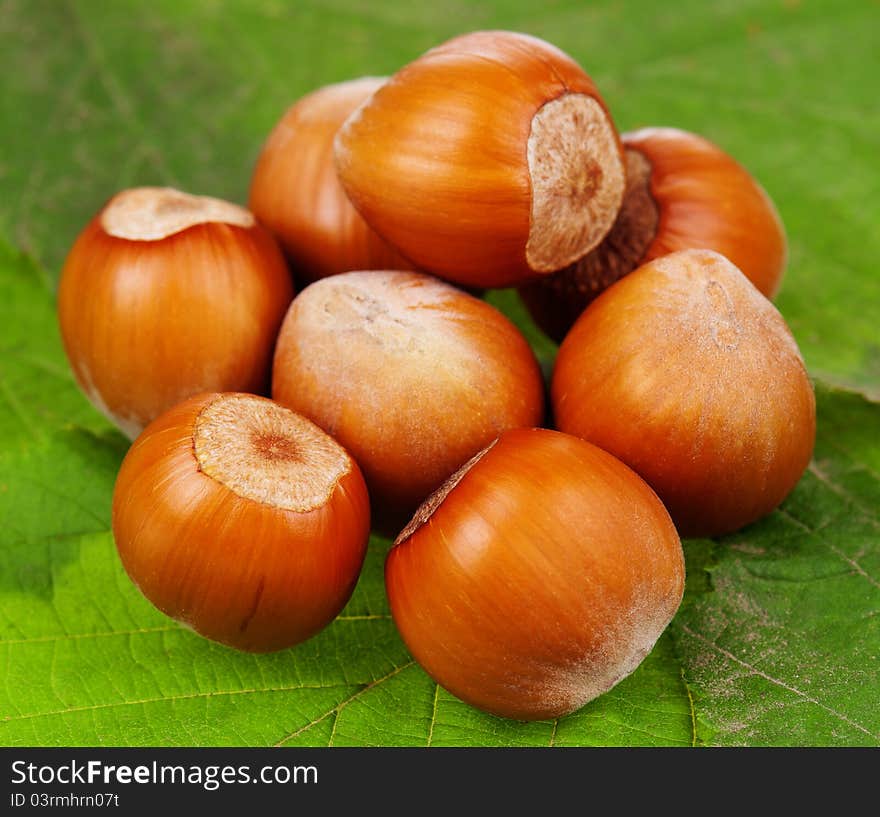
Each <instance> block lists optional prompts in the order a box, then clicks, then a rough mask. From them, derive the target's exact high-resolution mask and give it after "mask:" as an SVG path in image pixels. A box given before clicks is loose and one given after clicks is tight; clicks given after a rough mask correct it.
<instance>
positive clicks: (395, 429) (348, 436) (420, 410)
mask: <svg viewBox="0 0 880 817" xmlns="http://www.w3.org/2000/svg"><path fill="white" fill-rule="evenodd" d="M272 396H273V397H274V399H276V400H278V401H279V402H280V403H282V404H284V405H286V406H289V407H290V408H292V409H293V410H294V411H297V412H299V413H300V414H303V415H304V416H306V417H309V418H310V419H311V420H313V421H314V422H315V423H317V424H318V425H319V426H320V427H321V428H323V429H324V430H325V431H327V432H328V433H329V434H332V435H333V436H334V437H335V438H336V439H338V440H339V442H340V443H341V444H342V445H343V446H345V448H346V449H347V450H348V451H350V452H351V454H352V456H353V457H354V458H355V459H356V460H357V462H358V464H359V465H360V467H361V468H362V469H363V472H364V477H365V479H366V481H367V485H368V487H369V489H370V497H371V499H372V500H373V501H374V503H375V507H376V508H377V509H378V510H380V511H383V512H384V513H383V515H385V514H390V515H391V516H390V517H389V518H395V517H396V518H398V519H399V517H400V515H402V514H404V513H407V512H408V513H411V512H412V511H413V510H414V509H415V507H417V506H418V504H419V503H420V502H421V501H422V500H423V499H424V498H425V497H426V496H427V495H428V494H429V493H431V491H433V490H434V489H435V488H436V487H437V486H438V485H440V484H441V483H442V482H443V480H445V479H446V478H447V477H448V476H449V475H450V474H451V473H453V472H454V471H455V470H456V469H457V468H458V467H459V466H460V465H461V464H462V463H463V462H466V461H467V460H468V459H469V458H470V457H472V456H473V455H474V454H475V453H476V452H477V451H479V450H480V449H481V448H483V447H484V446H485V445H487V444H488V443H489V442H491V441H492V440H493V439H495V437H497V436H498V435H499V434H500V433H501V432H502V431H505V430H506V429H509V428H515V427H519V426H533V425H538V424H539V423H540V422H541V420H542V418H543V411H544V386H543V380H542V377H541V372H540V369H539V367H538V363H537V361H536V360H535V356H534V354H533V353H532V351H531V349H530V348H529V346H528V344H527V342H526V341H525V339H524V338H523V337H522V335H521V334H520V333H519V331H518V330H517V329H516V327H515V326H514V325H513V324H512V323H511V322H510V321H509V320H508V319H507V318H506V317H504V315H502V314H501V313H500V312H499V311H498V310H496V309H495V308H494V307H492V306H490V305H489V304H487V303H485V302H484V301H481V300H479V299H478V298H474V297H473V296H471V295H468V294H466V293H464V292H462V291H461V290H459V289H457V288H456V287H454V286H451V285H450V284H446V283H444V282H443V281H440V280H438V279H436V278H433V277H432V276H429V275H423V274H420V273H415V272H377V271H373V272H349V273H345V274H343V275H334V276H332V277H330V278H324V279H322V280H320V281H316V282H315V283H314V284H311V285H310V286H308V287H306V289H304V290H303V291H302V292H301V293H300V295H299V296H298V297H297V298H296V299H295V300H294V302H293V303H292V304H291V306H290V310H289V311H288V313H287V317H286V318H285V319H284V323H283V325H282V327H281V332H280V334H279V336H278V345H277V348H276V352H275V364H274V368H273V376H272ZM403 521H405V519H404V520H403ZM397 530H399V527H398V528H397Z"/></svg>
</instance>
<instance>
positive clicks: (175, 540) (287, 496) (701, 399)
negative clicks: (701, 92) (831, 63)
mask: <svg viewBox="0 0 880 817" xmlns="http://www.w3.org/2000/svg"><path fill="white" fill-rule="evenodd" d="M249 206H250V209H249V210H248V209H244V208H242V207H239V206H237V205H234V204H231V203H229V202H225V201H221V200H218V199H214V198H207V197H199V196H191V195H187V194H184V193H181V192H178V191H176V190H171V189H168V188H137V189H131V190H125V191H123V192H120V193H119V194H118V195H116V196H114V197H113V198H112V199H110V201H109V202H108V203H107V204H106V205H105V207H104V208H103V209H102V210H101V211H100V212H99V213H98V214H97V215H96V216H95V217H94V219H93V220H92V221H91V222H90V223H89V225H88V226H87V227H86V228H85V230H84V231H83V233H82V234H81V235H80V236H79V238H78V240H77V241H76V243H75V245H74V246H73V249H72V250H71V252H70V255H69V257H68V259H67V262H66V264H65V267H64V270H63V273H62V278H61V283H60V289H59V303H58V307H59V315H60V323H61V330H62V335H63V339H64V344H65V348H66V351H67V354H68V357H69V359H70V362H71V365H72V368H73V371H74V373H75V375H76V378H77V381H78V383H79V385H80V386H81V388H82V389H83V391H84V392H85V394H86V395H87V396H88V397H89V398H90V400H91V401H92V403H94V405H95V406H97V407H98V408H99V409H100V410H102V411H103V412H104V413H105V414H106V415H107V417H109V418H110V419H111V420H112V421H113V422H115V423H116V424H117V425H118V426H119V427H120V428H121V429H122V430H123V431H124V432H126V433H127V434H128V435H129V436H130V437H132V438H135V439H134V443H133V445H132V446H131V448H130V450H129V452H128V454H127V456H126V457H125V460H124V461H123V463H122V467H121V470H120V472H119V476H118V479H117V482H116V487H115V491H114V495H113V506H112V525H113V534H114V537H115V541H116V545H117V548H118V551H119V555H120V557H121V560H122V563H123V565H124V567H125V569H126V571H127V572H128V574H129V575H130V576H131V578H132V580H133V581H134V582H135V583H136V584H137V586H138V587H139V588H140V589H141V591H142V592H143V594H144V595H145V596H146V597H147V598H148V599H149V600H150V601H151V602H152V603H153V604H154V605H156V606H157V607H158V608H159V609H160V610H162V611H164V612H165V613H166V614H168V615H169V616H172V617H174V618H175V619H178V620H179V621H181V622H183V623H185V624H186V625H188V626H190V627H191V628H192V629H194V630H196V631H197V632H198V633H201V634H202V635H203V636H205V637H207V638H210V639H213V640H215V641H218V642H221V643H223V644H226V645H229V646H231V647H235V648H238V649H241V650H249V651H255V652H256V651H269V650H278V649H282V648H286V647H290V646H292V645H294V644H297V643H299V642H302V641H303V640H305V639H307V638H309V637H311V636H313V635H314V634H315V633H317V632H318V631H319V630H321V629H322V628H323V627H325V626H326V625H327V624H328V623H330V622H331V621H332V620H333V619H334V618H335V617H336V616H337V615H338V613H339V612H340V610H341V609H342V608H343V606H344V605H345V604H346V602H347V601H348V599H349V598H350V596H351V593H352V591H353V589H354V587H355V584H356V582H357V580H358V576H359V573H360V570H361V566H362V564H363V560H364V555H365V551H366V547H367V540H368V537H369V534H370V530H371V529H375V530H379V531H381V532H383V533H385V534H390V535H392V536H394V535H396V540H395V542H394V545H393V547H392V548H391V549H390V551H389V552H388V555H387V559H386V562H385V580H386V588H387V594H388V599H389V602H390V608H391V612H392V616H393V619H394V622H395V623H396V625H397V628H398V629H399V631H400V634H401V636H402V637H403V640H404V641H405V643H406V645H407V647H408V649H409V650H410V651H411V653H412V654H413V656H414V657H415V659H416V660H417V661H418V662H419V663H420V664H421V665H422V666H423V667H424V668H425V670H426V671H427V672H428V673H429V674H430V675H431V676H432V677H433V678H434V679H435V680H436V681H437V682H438V683H439V684H441V685H442V686H444V687H445V688H446V689H448V690H450V691H451V692H452V693H453V694H455V695H456V696H458V697H459V698H461V699H463V700H464V701H467V702H468V703H470V704H472V705H474V706H476V707H479V708H481V709H484V710H487V711H489V712H493V713H496V714H499V715H502V716H506V717H511V718H517V719H538V718H550V717H558V716H561V715H564V714H566V713H569V712H572V711H573V710H575V709H577V708H579V707H581V706H582V705H583V704H585V703H586V702H587V701H589V700H591V699H593V698H595V697H596V696H598V695H600V694H601V693H603V692H605V691H606V690H608V689H609V688H610V687H612V686H613V685H614V684H616V683H617V682H618V681H620V680H621V679H622V678H624V677H625V676H627V675H628V674H629V673H631V672H632V671H633V670H634V669H635V668H636V667H637V666H638V664H639V663H640V662H641V660H642V659H643V658H644V657H645V655H647V654H648V652H649V651H650V650H651V648H652V647H653V645H654V643H655V642H656V640H657V638H658V637H659V636H660V634H661V633H662V632H663V630H664V629H665V627H666V626H667V624H668V623H669V622H670V620H671V619H672V617H673V615H674V614H675V612H676V610H677V608H678V606H679V604H680V602H681V599H682V593H683V587H684V573H685V571H684V560H683V555H682V547H681V542H680V539H679V537H680V536H717V535H721V534H725V533H729V532H732V531H735V530H737V529H739V528H741V527H743V526H744V525H747V524H749V523H751V522H753V521H755V520H757V519H759V518H760V517H762V516H764V515H766V514H768V513H770V512H771V511H772V510H773V509H774V508H775V507H777V506H778V505H779V503H780V502H781V501H782V500H783V499H784V498H785V497H786V495H787V494H788V493H789V492H790V491H791V490H792V488H793V487H794V485H795V483H796V482H797V481H798V479H799V478H800V476H801V474H802V473H803V471H804V469H805V468H806V466H807V464H808V462H809V460H810V457H811V455H812V449H813V441H814V436H815V401H814V395H813V390H812V386H811V383H810V380H809V378H808V376H807V373H806V371H805V368H804V364H803V361H802V358H801V355H800V353H799V351H798V348H797V346H796V344H795V341H794V339H793V338H792V335H791V333H790V331H789V330H788V327H787V326H786V324H785V322H784V321H783V319H782V317H781V316H780V314H779V313H778V311H777V310H776V309H775V308H774V307H773V305H772V304H771V302H770V300H768V298H769V297H771V296H773V295H774V294H775V292H776V290H777V288H778V286H779V283H780V279H781V277H782V274H783V270H784V266H785V262H786V240H785V234H784V231H783V227H782V224H781V222H780V219H779V217H778V215H777V212H776V210H775V208H774V206H773V204H772V202H771V201H770V199H769V198H768V196H767V195H766V193H765V192H764V191H763V189H762V188H761V187H760V185H758V183H757V182H756V181H755V180H754V179H753V178H752V177H751V176H750V175H749V173H748V172H746V170H744V169H743V167H742V166H741V165H739V164H738V163H737V162H736V161H734V160H733V159H732V158H731V157H730V156H728V155H727V154H726V153H724V152H723V151H722V150H720V149H719V148H718V147H716V146H714V145H713V144H711V143H710V142H708V141H707V140H705V139H703V138H701V137H699V136H696V135H694V134H691V133H686V132H683V131H679V130H672V129H666V128H656V129H647V130H640V131H638V132H635V133H629V134H624V135H623V136H622V137H621V136H619V135H618V132H617V130H616V128H615V126H614V123H613V121H612V119H611V116H610V114H609V112H608V110H607V108H606V106H605V103H604V102H603V100H602V98H601V96H600V95H599V92H598V90H597V88H596V86H595V84H594V83H593V81H592V80H591V79H590V77H589V76H588V75H587V74H586V73H585V72H584V70H583V69H582V68H581V67H580V66H579V65H578V64H577V63H575V62H574V61H573V60H572V59H571V58H570V57H568V56H567V55H566V54H564V53H562V52H561V51H559V50H558V49H557V48H555V47H553V46H552V45H550V44H548V43H546V42H543V41H541V40H538V39H535V38H533V37H529V36H525V35H522V34H516V33H511V32H503V31H491V32H476V33H472V34H467V35H464V36H460V37H456V38H454V39H452V40H450V41H449V42H446V43H444V44H443V45H440V46H438V47H437V48H434V49H432V50H430V51H428V52H427V53H426V54H424V55H423V56H421V57H420V58H418V59H416V60H415V61H414V62H412V63H410V64H409V65H407V66H405V67H404V68H403V69H401V70H400V71H399V72H398V73H397V74H395V75H394V76H393V77H391V78H390V79H380V78H364V79H359V80H355V81H352V82H344V83H341V84H338V85H332V86H329V87H326V88H322V89H320V90H318V91H315V92H314V93H312V94H309V95H308V96H306V97H304V98H303V99H301V100H300V101H299V102H297V103H296V104H295V105H293V107H292V108H290V110H288V111H287V113H286V114H285V115H284V117H283V118H282V120H281V121H280V122H279V123H278V125H277V127H276V128H275V129H274V130H273V132H272V133H271V135H270V136H269V138H268V140H267V142H266V144H265V146H264V148H263V151H262V153H261V155H260V157H259V160H258V162H257V166H256V169H255V172H254V176H253V181H252V186H251V191H250V203H249ZM294 279H295V280H296V281H297V285H298V287H299V290H300V291H299V294H297V295H296V297H294V293H295V289H294ZM500 287H516V288H517V289H518V291H519V294H520V296H521V297H522V299H523V301H524V302H525V304H526V306H527V307H528V309H529V311H530V312H531V314H532V316H533V317H534V319H535V321H536V323H537V324H538V325H539V326H540V327H541V328H542V329H543V330H544V331H545V332H546V333H547V334H548V335H549V336H550V337H552V338H554V339H556V340H558V341H561V346H560V349H559V353H558V357H557V359H556V362H555V367H554V369H553V372H552V377H551V379H550V387H549V406H548V405H547V394H546V390H545V384H544V378H543V376H542V373H541V370H540V368H539V365H538V362H537V361H536V359H535V356H534V353H533V352H532V350H531V348H530V346H529V344H528V343H527V341H526V340H525V339H524V337H523V336H522V335H521V334H520V332H519V331H518V329H517V328H516V327H515V326H514V324H513V323H511V322H510V321H509V320H508V319H507V318H506V317H505V316H504V315H502V314H501V313H500V312H499V311H498V310H496V309H495V308H494V307H492V306H490V305H489V304H488V303H486V302H485V301H484V300H482V299H481V298H480V295H481V294H482V293H483V292H484V291H485V290H486V289H487V288H500ZM265 395H271V399H270V398H269V397H267V396H265ZM548 409H549V410H548ZM542 426H544V427H542ZM554 429H555V430H554Z"/></svg>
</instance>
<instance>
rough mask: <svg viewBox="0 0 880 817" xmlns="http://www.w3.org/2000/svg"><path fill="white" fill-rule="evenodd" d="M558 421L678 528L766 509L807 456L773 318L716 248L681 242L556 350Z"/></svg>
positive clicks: (714, 530)
mask: <svg viewBox="0 0 880 817" xmlns="http://www.w3.org/2000/svg"><path fill="white" fill-rule="evenodd" d="M551 396H552V402H553V410H554V414H555V419H556V425H557V427H558V428H559V429H560V430H562V431H565V432H568V433H570V434H575V435H577V436H579V437H582V438H583V439H585V440H589V441H590V442H592V443H595V444H596V445H598V446H599V447H601V448H603V449H605V450H606V451H609V452H610V453H612V454H614V455H615V456H617V457H619V458H620V459H621V460H623V461H624V462H625V463H626V464H627V465H629V466H630V467H631V468H632V469H633V470H634V471H636V472H637V473H638V474H639V475H641V476H642V477H643V478H644V480H645V481H646V482H647V483H648V484H649V485H650V486H651V487H652V488H653V489H654V490H655V491H656V492H657V494H658V495H659V497H660V498H661V499H662V500H663V502H664V503H665V504H666V507H667V508H668V509H669V512H670V514H671V515H672V518H673V520H674V521H675V524H676V525H677V526H678V530H679V533H680V534H681V535H682V536H715V535H720V534H724V533H728V532H731V531H734V530H737V529H738V528H741V527H743V526H744V525H747V524H749V523H750V522H753V521H755V520H757V519H759V518H761V517H762V516H764V515H766V514H768V513H770V512H771V511H772V510H773V509H774V508H776V507H777V506H778V505H779V504H780V503H781V502H782V500H783V499H784V498H785V497H786V496H787V495H788V493H789V492H790V491H791V490H792V488H793V487H794V486H795V484H796V483H797V481H798V479H799V478H800V476H801V474H802V473H803V471H804V469H805V468H806V467H807V465H808V464H809V461H810V457H811V455H812V451H813V442H814V438H815V432H816V406H815V398H814V395H813V388H812V385H811V383H810V379H809V377H808V375H807V372H806V370H805V368H804V363H803V359H802V358H801V355H800V352H799V351H798V347H797V344H796V343H795V341H794V338H793V337H792V335H791V332H790V331H789V329H788V327H787V325H786V324H785V321H784V320H783V318H782V316H781V315H780V314H779V312H778V311H777V310H776V308H775V307H774V306H773V304H771V303H770V301H768V300H767V299H766V298H765V297H764V296H763V295H762V294H761V293H760V292H758V290H757V289H756V288H755V287H754V286H753V285H752V284H751V283H750V282H749V281H748V279H747V278H746V277H745V276H744V275H743V274H742V273H741V272H740V271H739V270H738V269H737V268H736V267H735V266H734V265H733V264H731V263H730V261H728V260H727V259H726V258H724V257H723V256H721V255H719V254H718V253H715V252H712V251H710V250H683V251H681V252H677V253H673V254H671V255H667V256H663V257H661V258H658V259H655V260H654V261H650V262H648V263H647V264H645V265H644V266H642V267H640V268H639V269H637V270H635V271H634V272H631V273H630V274H629V275H627V276H626V277H625V278H623V279H621V280H620V281H618V282H617V283H616V284H614V285H613V286H612V287H610V288H609V289H607V290H606V291H605V292H604V293H602V295H600V296H599V297H598V298H597V299H596V300H595V301H593V302H592V303H591V304H590V305H589V306H588V307H587V309H586V310H585V311H584V312H583V314H582V315H581V317H580V318H578V320H577V322H576V323H575V325H574V326H573V327H572V329H571V331H570V332H569V333H568V335H567V336H566V338H565V340H564V341H563V343H562V346H561V347H560V349H559V355H558V357H557V359H556V366H555V368H554V371H553V377H552V383H551Z"/></svg>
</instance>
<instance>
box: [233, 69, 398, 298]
mask: <svg viewBox="0 0 880 817" xmlns="http://www.w3.org/2000/svg"><path fill="white" fill-rule="evenodd" d="M384 82H385V79H384V78H381V77H363V78H361V79H355V80H350V81H348V82H340V83H337V84H335V85H327V86H325V87H323V88H319V89H318V90H317V91H313V92H312V93H310V94H308V95H306V96H304V97H303V98H302V99H300V100H299V101H298V102H296V103H295V104H294V105H293V106H291V107H290V108H289V109H288V110H287V112H286V113H285V114H284V116H283V117H282V118H281V121H280V122H278V124H277V125H276V126H275V128H274V129H273V130H272V132H271V133H270V134H269V137H268V139H267V140H266V143H265V145H264V146H263V149H262V152H261V153H260V156H259V158H258V160H257V164H256V167H255V168H254V175H253V178H252V180H251V189H250V198H249V202H248V206H249V207H250V209H251V211H252V212H253V213H254V215H255V216H256V217H257V218H258V219H259V221H260V223H262V224H263V225H265V226H266V227H268V228H269V230H271V232H272V233H273V234H274V235H275V237H276V238H277V239H278V241H279V243H280V244H281V246H282V248H283V249H284V252H285V254H286V255H287V258H288V259H289V261H290V262H291V264H292V266H293V268H294V271H295V272H296V274H297V276H298V278H299V279H300V280H302V281H303V282H304V283H309V282H311V281H316V280H317V279H318V278H324V277H326V276H327V275H335V274H337V273H340V272H348V271H349V270H364V269H410V267H411V265H410V264H409V262H407V261H406V259H404V258H403V256H402V255H400V253H398V252H397V251H396V250H394V249H393V248H392V247H390V246H389V245H388V244H387V243H386V242H385V241H383V240H382V239H381V238H380V237H379V236H378V235H376V233H375V232H374V231H373V230H372V229H370V227H368V226H367V223H366V222H365V221H364V220H363V219H362V218H361V217H360V215H358V212H357V210H355V209H354V207H353V206H352V205H351V202H350V201H349V200H348V197H347V196H346V195H345V191H344V190H343V189H342V186H341V185H340V184H339V180H338V178H337V176H336V167H335V165H334V163H333V139H334V138H335V136H336V132H337V131H338V130H339V126H340V125H342V123H343V122H344V121H345V120H346V119H347V118H348V116H349V115H350V114H351V113H352V111H354V110H355V109H356V108H357V107H358V106H359V105H360V104H361V103H362V102H364V101H365V100H366V99H368V98H369V97H370V96H371V95H372V94H373V92H374V91H376V90H377V89H378V88H380V87H381V86H382V84H383V83H384Z"/></svg>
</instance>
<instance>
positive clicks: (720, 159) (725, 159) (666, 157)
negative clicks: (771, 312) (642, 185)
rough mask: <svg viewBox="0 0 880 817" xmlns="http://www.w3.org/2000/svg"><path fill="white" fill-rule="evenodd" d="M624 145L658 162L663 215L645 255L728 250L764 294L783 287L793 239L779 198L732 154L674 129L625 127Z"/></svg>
mask: <svg viewBox="0 0 880 817" xmlns="http://www.w3.org/2000/svg"><path fill="white" fill-rule="evenodd" d="M623 144H624V147H626V148H632V149H633V150H637V151H639V152H640V153H642V154H643V155H644V156H645V157H646V158H647V159H648V161H649V162H650V163H651V168H652V172H651V195H652V196H653V198H654V201H655V202H657V206H658V209H659V216H660V222H659V225H658V229H657V235H656V237H655V238H654V240H653V241H652V242H651V245H650V246H649V247H648V251H647V252H646V253H645V259H644V260H645V261H650V260H651V259H652V258H659V257H660V256H662V255H667V254H669V253H671V252H677V251H678V250H687V249H708V250H715V252H718V253H721V255H723V256H725V257H726V258H727V259H728V260H730V262H731V263H732V264H734V265H735V266H736V267H738V268H739V270H740V271H741V272H742V273H743V274H744V275H745V276H746V278H748V279H749V280H750V281H751V282H752V283H753V284H754V285H755V286H756V287H757V288H758V290H760V291H761V292H762V293H763V294H764V295H765V296H767V297H768V298H772V297H773V296H775V295H776V293H777V292H778V291H779V286H780V284H781V283H782V276H783V274H784V272H785V264H786V260H787V258H788V245H787V242H786V238H785V228H784V227H783V224H782V220H781V219H780V217H779V213H778V211H777V210H776V207H775V205H774V204H773V201H772V200H771V199H770V197H769V196H768V195H767V193H766V191H765V190H764V188H763V187H761V185H760V184H759V183H758V182H757V181H756V180H755V178H754V177H753V176H752V175H751V174H750V173H749V172H748V171H747V170H746V169H745V168H744V167H743V166H742V165H741V164H740V163H739V162H737V161H736V160H735V159H734V158H733V157H731V156H730V155H729V154H728V153H725V152H724V151H723V150H721V148H719V147H718V146H716V145H714V144H713V143H712V142H710V141H709V140H708V139H704V138H703V137H702V136H698V135H697V134H695V133H688V132H687V131H682V130H677V129H675V128H645V129H643V130H638V131H634V132H633V133H629V134H626V135H625V136H624V139H623Z"/></svg>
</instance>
